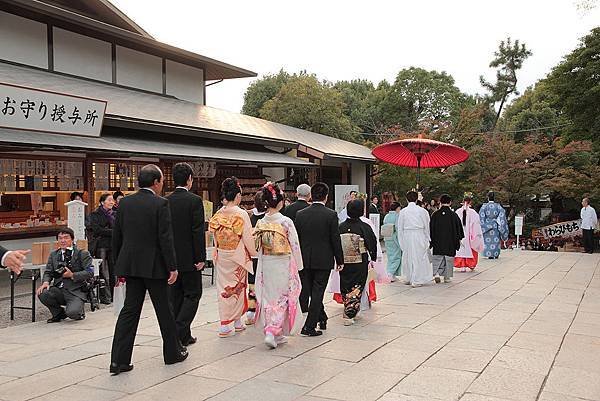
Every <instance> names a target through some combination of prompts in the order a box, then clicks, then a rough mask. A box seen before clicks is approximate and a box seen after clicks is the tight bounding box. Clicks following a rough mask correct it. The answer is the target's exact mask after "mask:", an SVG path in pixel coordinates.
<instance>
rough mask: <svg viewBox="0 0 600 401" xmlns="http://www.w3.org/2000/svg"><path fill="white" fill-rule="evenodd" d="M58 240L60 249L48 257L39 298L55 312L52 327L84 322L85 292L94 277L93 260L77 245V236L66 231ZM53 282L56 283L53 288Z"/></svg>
mask: <svg viewBox="0 0 600 401" xmlns="http://www.w3.org/2000/svg"><path fill="white" fill-rule="evenodd" d="M56 239H57V240H58V245H59V249H57V250H56V251H54V252H52V253H51V254H50V256H49V257H48V264H47V265H46V270H45V271H44V277H43V279H42V285H41V286H40V287H39V288H38V289H37V294H38V296H39V298H40V301H41V302H42V303H43V304H44V305H46V306H47V307H48V309H50V312H52V317H51V318H50V319H48V323H56V322H60V321H61V320H63V319H66V318H67V317H69V318H71V319H73V320H81V319H83V318H85V312H84V309H83V304H84V302H85V300H86V298H87V294H86V292H85V291H84V288H85V286H86V280H88V279H90V278H92V277H93V276H94V268H93V267H92V257H91V256H90V253H89V252H88V251H83V250H80V249H77V247H76V246H74V245H73V240H74V239H75V233H74V232H73V230H71V229H70V228H62V229H61V230H60V231H59V232H58V233H57V234H56ZM50 282H53V284H52V287H51V286H50ZM63 305H64V306H65V308H63Z"/></svg>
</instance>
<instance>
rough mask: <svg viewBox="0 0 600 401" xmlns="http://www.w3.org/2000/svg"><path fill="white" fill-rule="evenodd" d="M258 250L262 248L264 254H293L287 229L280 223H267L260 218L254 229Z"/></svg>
mask: <svg viewBox="0 0 600 401" xmlns="http://www.w3.org/2000/svg"><path fill="white" fill-rule="evenodd" d="M254 236H255V246H256V250H257V251H258V250H260V249H261V248H262V253H263V255H271V256H283V255H291V254H292V247H291V246H290V241H289V240H288V236H287V231H286V230H285V228H283V226H282V225H281V224H279V223H267V222H264V221H262V220H259V221H258V222H257V223H256V227H255V229H254Z"/></svg>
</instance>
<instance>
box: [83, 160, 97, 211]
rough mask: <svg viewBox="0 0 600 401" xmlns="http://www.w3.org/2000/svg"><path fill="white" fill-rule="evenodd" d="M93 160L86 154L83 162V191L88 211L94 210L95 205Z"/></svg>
mask: <svg viewBox="0 0 600 401" xmlns="http://www.w3.org/2000/svg"><path fill="white" fill-rule="evenodd" d="M93 163H94V159H93V157H92V156H90V155H88V154H86V155H85V160H84V161H83V190H84V191H87V193H88V204H89V206H88V207H89V210H90V211H91V210H94V206H95V205H96V199H95V192H96V183H95V180H94V168H93Z"/></svg>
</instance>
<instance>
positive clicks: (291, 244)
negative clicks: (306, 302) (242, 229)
mask: <svg viewBox="0 0 600 401" xmlns="http://www.w3.org/2000/svg"><path fill="white" fill-rule="evenodd" d="M262 199H263V200H264V202H265V204H266V206H267V212H266V214H265V217H264V218H262V219H260V220H259V221H258V222H257V223H256V230H255V236H256V248H257V250H258V268H257V270H256V304H257V314H258V321H259V322H260V323H261V324H262V326H263V329H264V333H265V344H266V345H267V346H268V347H269V348H271V349H273V348H276V347H277V346H278V345H279V344H282V343H284V342H286V338H285V336H286V335H289V334H295V333H297V332H298V331H299V330H300V328H301V327H302V311H301V310H300V302H299V297H300V289H301V284H300V276H299V275H298V271H299V270H302V268H303V263H302V253H301V252H300V243H299V241H298V234H297V233H296V228H295V227H294V223H293V222H292V220H291V219H290V218H289V217H286V216H284V215H283V214H281V213H280V211H281V208H282V207H283V203H284V195H283V192H282V191H281V189H280V188H279V187H278V186H277V184H273V183H270V182H269V183H267V184H266V185H265V186H264V187H263V189H262Z"/></svg>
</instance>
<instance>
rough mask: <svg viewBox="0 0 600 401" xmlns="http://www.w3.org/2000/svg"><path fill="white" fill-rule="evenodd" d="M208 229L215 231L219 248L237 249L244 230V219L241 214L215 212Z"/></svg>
mask: <svg viewBox="0 0 600 401" xmlns="http://www.w3.org/2000/svg"><path fill="white" fill-rule="evenodd" d="M208 229H209V230H210V232H212V233H214V236H215V245H216V247H217V248H218V249H223V250H225V251H233V250H235V249H237V247H238V245H239V243H240V241H241V238H242V232H243V231H244V220H243V219H242V217H241V216H239V215H230V216H226V215H223V214H222V213H217V214H215V215H214V216H213V217H212V218H211V219H210V222H209V223H208Z"/></svg>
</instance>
